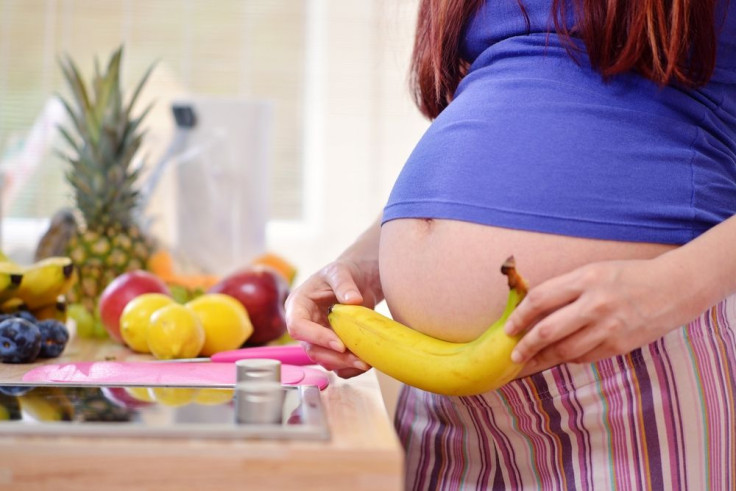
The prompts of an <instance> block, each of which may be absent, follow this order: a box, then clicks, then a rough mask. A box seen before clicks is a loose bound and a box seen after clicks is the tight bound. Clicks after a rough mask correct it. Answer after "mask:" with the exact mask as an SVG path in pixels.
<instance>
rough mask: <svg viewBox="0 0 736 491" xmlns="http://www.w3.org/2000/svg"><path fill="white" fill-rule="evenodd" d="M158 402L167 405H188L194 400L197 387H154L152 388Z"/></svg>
mask: <svg viewBox="0 0 736 491" xmlns="http://www.w3.org/2000/svg"><path fill="white" fill-rule="evenodd" d="M151 391H152V392H153V397H154V398H155V399H156V402H160V403H161V404H163V405H165V406H174V407H176V406H186V405H187V404H189V403H190V402H192V401H193V400H194V396H195V395H197V389H190V388H186V387H153V388H152V389H151Z"/></svg>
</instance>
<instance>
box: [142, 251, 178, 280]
mask: <svg viewBox="0 0 736 491" xmlns="http://www.w3.org/2000/svg"><path fill="white" fill-rule="evenodd" d="M146 268H147V269H148V270H149V271H150V272H151V273H153V274H155V275H156V276H168V275H171V274H173V273H174V258H173V257H171V254H170V253H169V251H167V250H166V249H158V250H156V251H155V252H154V253H153V254H151V257H149V258H148V261H147V263H146Z"/></svg>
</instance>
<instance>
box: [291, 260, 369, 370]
mask: <svg viewBox="0 0 736 491" xmlns="http://www.w3.org/2000/svg"><path fill="white" fill-rule="evenodd" d="M381 300H382V294H381V288H380V281H379V280H378V262H377V261H375V260H373V261H360V262H356V261H352V260H348V259H338V260H337V261H335V262H333V263H330V264H328V265H327V266H325V267H324V268H322V269H321V270H320V271H318V272H317V273H315V274H313V275H312V276H310V277H309V278H308V279H307V280H306V281H304V282H303V283H302V284H301V285H299V287H297V288H296V289H294V290H293V291H292V292H291V294H290V295H289V298H288V299H287V300H286V325H287V328H288V330H289V334H290V335H291V337H292V338H294V339H296V340H297V341H299V342H300V343H301V344H302V346H304V349H305V351H306V353H307V355H308V356H309V358H311V359H312V361H314V362H315V363H318V364H320V365H322V366H323V367H324V368H326V369H328V370H333V371H334V372H335V373H336V374H337V375H338V376H340V377H343V378H350V377H354V376H356V375H360V374H361V373H363V372H365V371H366V370H368V369H370V366H369V365H368V364H366V363H365V362H363V361H361V360H360V359H358V357H356V356H355V355H353V354H352V353H350V352H349V351H347V350H346V348H345V345H344V344H343V342H342V341H340V338H339V337H337V335H336V334H335V333H334V332H333V331H332V329H331V328H330V327H329V322H328V320H327V314H328V312H329V308H330V307H331V306H332V305H334V304H336V303H341V304H355V305H364V306H366V307H370V308H374V307H375V306H376V304H377V303H378V302H380V301H381Z"/></svg>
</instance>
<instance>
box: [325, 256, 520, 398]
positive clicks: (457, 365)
mask: <svg viewBox="0 0 736 491" xmlns="http://www.w3.org/2000/svg"><path fill="white" fill-rule="evenodd" d="M501 272H502V273H503V274H504V275H506V277H507V278H508V285H509V296H508V301H507V303H506V308H505V310H504V312H503V314H502V315H501V317H500V318H499V319H498V320H497V321H495V322H494V323H493V324H492V325H491V326H490V327H489V328H488V330H486V332H484V333H483V334H481V335H480V336H479V337H478V338H477V339H475V340H473V341H470V342H467V343H453V342H448V341H443V340H440V339H436V338H433V337H431V336H427V335H426V334H423V333H420V332H418V331H415V330H413V329H411V328H409V327H407V326H405V325H403V324H401V323H399V322H396V321H394V320H392V319H390V318H388V317H385V316H383V315H381V314H379V313H378V312H376V311H374V310H372V309H369V308H367V307H362V306H358V305H334V306H333V307H332V309H331V311H330V313H329V315H328V320H329V322H330V325H331V326H332V329H333V330H334V331H335V333H336V334H337V335H338V336H339V337H340V339H341V340H342V341H343V343H345V346H347V348H348V349H349V350H350V351H351V352H353V353H354V354H355V355H356V356H357V357H358V358H360V359H361V360H363V361H365V362H366V363H368V364H370V365H372V366H373V367H375V368H376V369H378V370H380V371H382V372H383V373H385V374H387V375H389V376H391V377H393V378H395V379H397V380H399V381H401V382H403V383H405V384H407V385H411V386H413V387H417V388H419V389H422V390H426V391H429V392H435V393H437V394H443V395H454V396H464V395H475V394H480V393H483V392H486V391H489V390H494V389H497V388H499V387H501V386H502V385H504V384H506V383H507V382H509V381H510V380H511V379H512V378H513V377H514V376H516V374H518V373H519V371H520V370H521V368H522V366H523V365H521V364H517V363H513V362H512V361H511V351H512V350H513V349H514V347H515V346H516V343H517V342H518V341H519V339H520V338H521V336H520V335H518V336H508V335H507V334H506V333H505V332H504V330H503V326H504V323H505V322H506V319H508V317H509V315H510V314H511V312H513V310H514V309H515V308H516V306H517V305H518V304H519V302H521V300H522V299H523V298H524V296H525V295H526V290H527V286H526V283H525V281H524V279H523V278H522V277H521V276H520V275H519V274H518V273H517V272H516V264H515V261H514V258H513V256H512V257H510V258H508V259H507V260H506V261H505V262H504V264H503V266H502V267H501Z"/></svg>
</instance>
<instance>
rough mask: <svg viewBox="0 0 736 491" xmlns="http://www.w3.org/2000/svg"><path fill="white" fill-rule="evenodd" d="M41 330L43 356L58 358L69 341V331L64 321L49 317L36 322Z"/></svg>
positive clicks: (41, 353) (40, 354)
mask: <svg viewBox="0 0 736 491" xmlns="http://www.w3.org/2000/svg"><path fill="white" fill-rule="evenodd" d="M36 326H38V330H39V331H41V351H40V353H39V354H38V356H39V357H41V358H56V357H57V356H59V355H60V354H61V353H62V351H64V348H65V347H66V343H67V341H69V331H68V330H67V328H66V326H65V325H64V323H63V322H61V321H57V320H54V319H47V320H43V321H41V322H39V323H38V324H36Z"/></svg>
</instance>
